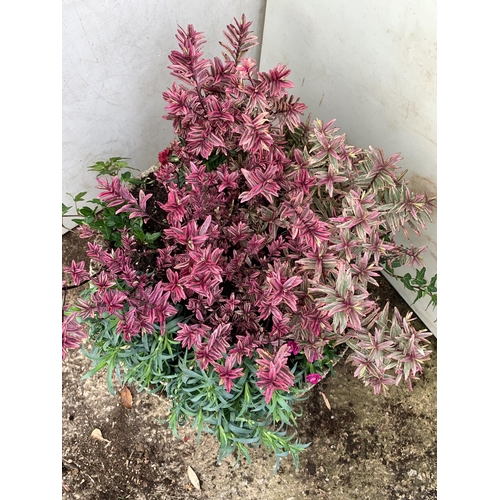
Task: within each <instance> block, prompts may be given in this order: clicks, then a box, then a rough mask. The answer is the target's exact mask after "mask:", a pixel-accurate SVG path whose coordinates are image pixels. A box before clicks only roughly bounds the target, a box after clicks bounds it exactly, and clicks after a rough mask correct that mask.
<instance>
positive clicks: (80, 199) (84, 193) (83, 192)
mask: <svg viewBox="0 0 500 500" xmlns="http://www.w3.org/2000/svg"><path fill="white" fill-rule="evenodd" d="M86 194H87V191H82V192H81V193H78V194H77V195H76V196H75V197H74V198H73V200H74V201H83V200H84V199H85V198H84V196H85V195H86Z"/></svg>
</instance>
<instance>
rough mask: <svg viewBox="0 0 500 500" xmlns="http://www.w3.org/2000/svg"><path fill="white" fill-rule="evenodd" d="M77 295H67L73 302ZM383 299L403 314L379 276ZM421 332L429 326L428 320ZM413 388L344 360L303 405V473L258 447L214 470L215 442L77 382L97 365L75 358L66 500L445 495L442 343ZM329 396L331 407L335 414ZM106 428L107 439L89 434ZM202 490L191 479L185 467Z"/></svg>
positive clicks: (74, 255)
mask: <svg viewBox="0 0 500 500" xmlns="http://www.w3.org/2000/svg"><path fill="white" fill-rule="evenodd" d="M85 245H86V243H85V240H80V239H78V237H76V236H75V235H74V234H71V233H68V234H66V235H65V236H63V264H64V265H69V264H70V263H71V260H72V259H75V260H76V261H80V260H86V255H85ZM78 293H79V291H78V290H76V291H75V290H71V291H70V292H69V294H68V299H69V300H73V299H74V297H75V296H77V295H78ZM378 295H380V297H381V298H382V299H383V300H384V301H385V300H386V299H388V300H390V302H391V304H392V305H393V306H396V307H398V308H399V309H400V311H402V312H406V311H407V310H408V306H407V305H406V303H405V302H404V301H403V300H402V299H401V297H400V296H399V295H398V294H397V292H396V291H395V290H394V289H393V288H392V286H391V285H390V284H389V283H388V282H386V281H383V282H382V284H381V286H380V290H379V291H378ZM416 327H417V329H418V328H423V327H424V326H423V325H422V324H421V323H416ZM431 340H432V344H433V349H434V354H433V356H432V358H431V360H430V361H429V362H428V363H426V364H425V365H424V375H423V376H422V377H421V379H420V380H419V381H418V382H416V383H415V385H414V390H413V392H410V391H409V390H408V389H407V388H406V387H395V388H392V390H391V391H390V393H389V395H388V396H387V397H383V396H375V395H374V394H373V392H372V390H371V389H370V388H368V387H364V386H363V384H362V383H361V382H360V381H359V380H357V379H354V378H353V376H352V374H353V372H354V369H353V367H352V366H351V365H347V364H345V363H344V362H340V363H339V364H338V365H337V366H336V376H335V377H329V378H327V379H326V380H323V381H321V382H320V383H319V384H318V385H317V386H315V387H314V388H313V389H312V391H311V393H310V397H309V399H308V400H307V401H306V402H305V403H304V404H303V416H302V418H300V419H299V421H298V429H297V434H298V437H299V439H300V440H301V441H302V442H311V445H310V446H309V448H307V449H306V450H305V451H304V452H303V453H302V454H301V459H300V467H299V470H298V471H296V470H295V467H294V464H293V462H292V461H291V460H290V459H285V460H283V461H282V465H281V466H280V468H279V470H278V472H277V473H276V474H275V475H274V476H272V475H271V474H272V470H273V468H274V464H275V460H274V457H272V456H267V453H266V452H265V451H264V450H262V449H256V450H254V451H253V453H252V458H253V464H252V465H249V464H248V463H246V462H244V461H243V462H240V463H238V464H236V466H235V465H234V464H235V461H236V459H235V457H232V456H231V457H229V458H227V459H225V460H224V461H223V462H222V464H221V465H216V459H217V451H218V446H217V441H216V439H215V438H213V437H211V436H207V435H204V436H202V439H201V442H200V444H199V445H198V446H197V445H196V433H195V431H194V430H192V429H189V428H186V429H184V430H183V431H182V439H178V438H175V437H174V436H173V435H172V432H171V431H169V430H168V428H167V426H166V425H164V424H162V423H161V421H162V420H164V419H165V418H166V416H167V414H168V413H167V412H168V410H167V407H166V405H165V400H164V399H163V398H160V397H158V396H156V395H152V394H146V393H145V392H141V393H137V391H136V390H135V389H134V388H133V387H131V388H130V389H131V391H132V396H133V406H132V409H126V408H125V407H124V406H123V405H122V404H121V401H120V396H119V390H120V388H119V386H118V384H117V383H115V389H116V390H117V395H116V396H111V395H110V394H109V392H108V389H107V385H106V374H105V373H100V374H98V375H96V376H94V377H92V378H90V379H87V380H81V377H82V375H83V374H85V373H86V372H87V371H88V370H89V368H90V367H91V362H90V360H88V359H87V358H85V357H84V356H83V354H82V353H81V352H80V351H72V352H70V354H69V355H68V357H67V358H66V361H65V362H64V363H63V365H62V429H63V436H62V498H63V499H64V500H70V499H71V500H73V499H75V500H76V499H81V500H108V499H109V500H120V499H133V500H184V499H186V500H187V499H208V500H211V499H228V500H230V499H237V498H241V499H248V500H252V499H253V500H299V499H318V500H351V499H363V500H366V499H371V500H379V499H387V500H396V499H405V500H431V499H436V498H437V489H436V482H437V478H436V467H437V446H436V431H437V413H436V392H437V384H436V375H437V340H436V339H435V338H434V337H432V339H431ZM324 397H326V398H327V400H328V401H329V404H330V407H331V409H328V407H327V405H326V403H325V400H324ZM96 428H97V429H99V430H100V431H101V433H102V437H103V438H104V439H105V440H107V441H99V440H95V439H93V438H92V437H91V434H92V431H93V430H94V429H96ZM189 466H190V467H192V469H193V470H194V472H195V473H196V474H197V476H198V478H199V480H200V483H201V490H197V489H195V488H194V487H193V485H192V484H191V482H190V480H189V477H188V473H187V470H188V467H189Z"/></svg>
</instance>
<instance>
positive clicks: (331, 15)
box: [260, 0, 437, 333]
mask: <svg viewBox="0 0 500 500" xmlns="http://www.w3.org/2000/svg"><path fill="white" fill-rule="evenodd" d="M277 63H281V64H286V65H287V66H288V67H289V68H290V69H291V75H290V79H291V80H292V81H293V82H294V83H295V87H296V88H294V89H291V92H290V93H292V94H294V95H295V96H300V97H301V101H302V102H304V103H305V104H306V105H308V107H309V109H308V110H307V112H306V113H311V114H312V117H313V118H314V117H318V118H321V119H322V120H324V121H328V120H330V119H332V118H336V119H337V122H336V125H337V126H338V127H340V128H341V132H346V134H347V141H348V142H349V143H351V144H354V145H356V146H358V147H365V148H366V147H368V146H369V145H372V146H374V147H381V148H382V149H383V150H384V152H385V153H386V155H391V154H393V153H396V152H398V153H401V154H402V156H403V161H402V162H401V163H400V165H401V166H403V167H404V168H406V169H408V174H407V178H408V179H409V180H410V187H411V188H412V190H414V191H424V190H425V191H428V192H429V193H430V194H432V195H436V190H437V189H436V1H435V0H419V1H418V2H417V1H414V0H377V1H368V0H348V1H344V0H314V1H311V2H304V1H300V0H268V1H267V7H266V17H265V27H264V38H263V42H262V53H261V64H260V69H261V70H263V71H266V70H268V69H270V68H272V67H274V66H275V65H276V64H277ZM435 220H436V216H435V217H434V222H433V223H432V224H429V225H428V230H427V231H425V232H424V233H423V234H422V236H421V237H417V236H412V238H411V242H412V243H413V244H414V245H415V246H421V245H428V247H429V248H428V251H427V255H426V256H425V259H424V261H425V265H426V267H427V274H428V275H429V276H433V275H434V274H435V273H436V270H437V232H436V223H435ZM403 239H405V238H404V236H403ZM405 271H406V270H403V272H405ZM393 284H394V286H395V287H396V288H397V289H398V291H399V292H400V293H401V295H402V296H403V297H404V298H405V299H406V300H407V301H409V302H410V303H411V302H412V301H413V296H412V295H411V294H408V293H407V291H405V290H404V288H403V286H402V285H401V284H400V283H399V282H393ZM427 302H428V301H426V300H421V301H419V302H417V303H416V304H415V305H414V306H413V307H414V309H415V311H416V312H417V314H418V315H419V316H420V317H421V318H422V320H423V321H424V322H425V323H426V325H427V327H428V328H429V329H430V330H431V331H433V332H434V333H436V331H437V323H436V311H435V310H433V309H432V307H429V308H428V309H427V310H426V306H427Z"/></svg>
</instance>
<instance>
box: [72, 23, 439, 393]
mask: <svg viewBox="0 0 500 500" xmlns="http://www.w3.org/2000/svg"><path fill="white" fill-rule="evenodd" d="M249 27H250V23H249V22H246V20H245V18H244V16H243V18H242V20H241V21H240V22H238V21H236V20H235V23H234V24H233V25H230V26H228V29H227V31H226V32H225V33H224V34H225V36H226V39H227V43H225V44H222V45H223V47H224V48H225V50H226V51H227V53H226V54H224V57H223V59H219V58H215V59H214V60H213V61H212V60H208V59H204V58H203V53H202V44H203V43H204V38H203V35H202V33H199V32H197V31H195V29H194V28H193V26H191V25H189V26H188V28H187V30H183V29H179V31H178V34H177V39H178V41H179V48H180V50H179V51H173V52H172V54H171V55H170V61H171V65H170V66H169V68H170V69H171V72H172V75H174V76H175V77H176V78H177V79H178V80H179V81H180V82H181V83H174V84H173V85H172V87H171V88H170V89H168V90H167V91H166V92H165V93H164V99H165V101H166V103H167V105H166V108H165V109H166V112H167V114H166V116H165V118H166V119H168V120H171V121H172V122H173V126H174V130H175V133H176V136H177V138H176V139H175V140H174V141H173V143H172V144H171V145H170V146H169V147H168V148H167V149H166V150H165V151H162V152H161V153H160V154H159V163H160V166H159V169H158V170H157V171H156V173H155V174H154V175H155V183H156V187H159V186H161V187H162V191H163V194H164V195H163V196H162V197H161V199H154V198H153V197H152V196H153V195H152V193H151V192H147V185H146V186H143V189H141V190H139V192H138V193H137V192H136V191H134V190H132V189H131V186H130V185H127V184H126V183H125V182H123V181H122V179H121V178H119V177H118V175H115V176H113V177H111V178H109V177H104V176H103V177H100V178H99V186H98V187H99V188H100V189H101V191H102V192H101V194H100V195H99V198H100V203H101V205H102V207H104V208H105V209H106V210H108V212H106V213H107V214H108V216H109V217H111V215H109V214H110V212H109V210H110V209H113V210H112V211H111V214H112V216H113V217H118V216H120V217H121V218H120V219H119V221H121V223H120V224H117V223H116V219H113V220H114V224H115V225H116V229H115V231H114V232H115V233H117V232H119V234H120V236H119V237H118V238H114V240H115V241H118V243H117V244H114V245H106V243H103V242H102V241H101V243H99V242H98V241H97V242H96V241H93V242H90V243H89V246H88V255H89V257H90V258H91V259H92V260H93V261H94V263H95V264H96V265H98V266H99V272H98V273H96V274H94V275H93V276H90V275H89V273H88V272H87V271H85V269H84V268H83V267H82V265H81V264H80V265H77V264H76V263H74V264H73V266H72V268H71V269H67V271H68V272H69V273H70V274H71V275H72V276H73V279H74V280H75V283H76V284H79V283H80V282H82V280H90V282H91V285H92V287H91V292H89V293H87V294H86V296H85V297H84V298H80V299H79V300H78V303H77V306H76V308H74V310H73V311H72V313H71V315H70V316H68V317H67V319H66V320H65V323H64V325H63V326H65V327H66V328H63V331H64V333H63V340H64V339H66V342H67V343H66V345H65V346H64V347H63V357H64V353H65V350H64V349H65V348H68V347H75V345H76V344H77V343H78V342H77V340H78V338H79V337H83V335H84V334H83V331H80V332H78V324H79V323H78V322H77V320H76V318H77V317H79V318H81V319H83V320H84V321H86V320H89V319H92V318H93V321H95V320H96V318H100V317H107V318H109V317H110V316H112V317H114V318H116V333H118V334H120V335H121V336H122V337H123V339H124V340H125V341H133V340H134V338H136V337H140V336H144V335H153V334H155V333H156V332H159V333H160V334H162V335H163V334H164V333H165V331H166V330H165V329H166V325H167V323H169V322H170V321H171V320H172V318H173V317H175V316H176V315H177V318H178V319H179V322H178V325H177V326H178V330H177V332H176V334H175V337H174V339H173V340H175V341H177V342H179V343H181V346H182V348H183V349H184V350H185V351H188V352H190V353H194V357H195V359H196V361H197V362H198V363H199V367H200V368H201V370H202V371H210V373H216V374H217V375H216V376H218V377H219V380H220V384H221V385H223V386H224V388H225V390H226V391H227V393H228V394H230V393H231V391H232V390H233V386H234V384H236V385H237V384H238V380H239V379H241V378H242V377H244V376H245V373H246V372H247V371H248V367H249V366H254V367H255V369H256V380H257V386H258V387H260V388H261V389H262V391H263V397H264V398H265V402H266V403H271V401H272V399H273V394H276V393H277V392H281V391H285V392H288V391H290V389H291V388H292V387H293V385H294V383H295V384H299V381H298V380H297V379H296V378H295V379H294V375H293V374H292V372H291V367H292V363H291V359H292V358H293V359H294V360H298V359H303V360H304V363H305V364H307V366H309V367H317V366H319V365H318V364H316V365H315V364H314V363H317V362H318V361H319V360H321V359H323V358H324V355H325V352H326V351H325V349H327V347H328V348H330V351H329V352H331V347H332V346H337V345H340V344H344V343H347V345H348V346H349V347H350V348H351V355H350V360H351V361H352V362H353V363H354V364H355V365H356V372H355V376H357V377H360V378H361V379H362V380H363V381H364V382H365V383H366V384H369V385H371V386H372V387H373V389H374V391H375V392H376V393H378V392H380V391H381V390H384V391H385V390H386V388H387V387H388V386H391V385H395V384H398V383H399V382H400V381H401V380H405V381H406V382H407V383H408V384H409V386H410V387H411V382H412V380H414V379H415V378H416V377H417V375H418V374H419V372H421V364H422V362H423V361H425V360H426V359H427V358H428V356H429V354H430V351H429V350H428V348H427V345H428V341H427V340H426V337H427V336H428V335H430V334H429V333H428V332H424V331H416V330H415V328H414V327H413V325H412V323H411V318H410V317H409V316H407V317H404V318H403V317H402V316H401V315H400V313H399V312H398V311H397V310H395V311H394V312H393V314H390V311H389V306H388V305H387V306H386V307H384V305H383V304H382V305H381V306H379V305H378V304H377V303H376V302H375V301H374V300H373V298H372V297H371V295H370V293H369V292H368V289H367V288H368V285H369V284H372V285H377V278H378V277H379V276H380V273H381V271H382V268H384V269H386V270H388V271H390V272H393V270H394V268H395V267H396V266H399V265H405V264H407V265H414V266H417V268H418V267H422V265H423V264H422V261H421V258H420V256H421V254H422V252H423V251H424V250H425V248H414V247H412V246H411V245H409V246H403V245H401V244H398V243H396V242H395V240H394V236H395V234H396V233H398V232H399V231H402V232H404V234H406V235H408V230H413V231H415V232H418V231H420V230H421V229H425V222H426V221H428V220H430V215H431V212H432V208H433V199H432V198H430V197H429V196H427V195H426V194H420V193H413V192H411V191H410V189H409V187H408V185H407V183H406V181H405V180H404V179H403V175H404V174H403V173H402V172H401V171H400V168H399V166H398V164H399V162H400V161H401V157H400V155H399V154H394V155H392V156H389V157H388V158H385V157H384V155H383V153H382V151H381V150H379V149H374V148H371V147H370V148H369V149H368V150H365V149H361V148H356V147H354V146H352V145H349V144H348V143H347V139H346V135H345V134H339V129H338V128H337V127H335V124H334V122H335V120H332V121H330V122H328V123H323V122H322V121H320V120H314V121H312V122H309V121H307V122H306V123H304V122H302V121H301V116H302V115H303V113H304V111H305V109H306V106H305V105H304V104H302V103H300V102H299V99H298V98H297V99H296V98H295V97H294V96H292V95H288V90H289V89H290V88H292V87H293V84H292V83H291V81H290V80H289V79H288V76H289V74H290V70H288V69H287V68H286V67H284V66H281V65H278V66H276V67H275V68H274V69H271V70H270V71H269V72H261V71H258V70H257V64H256V62H255V61H254V60H253V59H251V58H247V57H245V56H246V53H247V51H248V50H249V49H251V48H252V47H253V46H255V45H256V44H257V41H256V37H254V36H253V35H252V34H251V31H250V29H249ZM144 189H145V190H146V192H145V191H144ZM79 213H80V215H85V217H84V218H82V219H80V221H79V223H80V228H79V229H80V234H81V236H82V237H86V238H87V237H88V238H90V237H93V236H95V234H96V232H97V231H96V229H99V227H102V226H99V225H98V223H97V221H98V220H99V218H98V217H97V216H96V214H95V212H92V213H90V212H89V211H88V209H87V211H86V212H85V211H84V212H82V211H79ZM145 235H146V236H147V235H149V239H148V238H145ZM106 241H107V242H109V241H110V238H109V233H108V238H107V239H106ZM146 256H148V259H147V260H148V262H149V263H150V265H149V267H148V268H147V269H144V268H141V266H140V265H139V263H142V262H144V260H145V258H146ZM424 283H425V280H424ZM408 284H410V282H409V281H408ZM432 285H433V287H434V285H435V280H434V281H433V283H432ZM430 290H431V291H432V292H434V291H435V288H430ZM424 294H425V293H424V292H422V289H420V290H419V295H420V297H421V296H422V295H424ZM429 295H432V294H431V293H429ZM432 297H434V298H435V295H432ZM181 314H182V316H180V315H181ZM64 335H65V337H64ZM75 339H76V340H75ZM63 344H64V342H63ZM300 356H302V358H300ZM309 371H311V370H309ZM305 373H306V372H304V374H305ZM307 377H308V378H307V380H309V381H314V382H317V381H318V380H319V378H320V375H317V374H315V373H309V374H308V375H307ZM303 381H304V379H303Z"/></svg>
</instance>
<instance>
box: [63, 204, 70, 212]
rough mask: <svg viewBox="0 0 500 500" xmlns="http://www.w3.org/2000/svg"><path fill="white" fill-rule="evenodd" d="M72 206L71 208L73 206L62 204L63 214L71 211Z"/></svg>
mask: <svg viewBox="0 0 500 500" xmlns="http://www.w3.org/2000/svg"><path fill="white" fill-rule="evenodd" d="M70 208H71V207H67V206H66V205H65V204H64V203H63V204H62V214H63V215H64V214H66V213H68V211H69V209H70Z"/></svg>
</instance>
